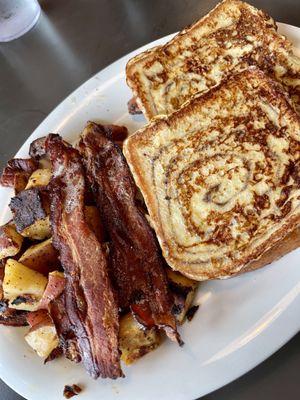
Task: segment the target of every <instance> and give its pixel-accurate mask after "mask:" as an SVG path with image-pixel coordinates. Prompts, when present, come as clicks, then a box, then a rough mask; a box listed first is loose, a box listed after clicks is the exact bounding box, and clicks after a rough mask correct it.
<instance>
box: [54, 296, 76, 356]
mask: <svg viewBox="0 0 300 400" xmlns="http://www.w3.org/2000/svg"><path fill="white" fill-rule="evenodd" d="M49 313H50V315H51V318H52V320H53V322H54V325H55V327H56V331H57V334H58V337H59V342H60V349H61V350H62V352H63V354H64V355H65V357H66V358H68V359H69V360H71V361H73V362H76V363H79V362H80V361H81V355H80V352H79V348H78V344H77V338H76V335H75V329H76V327H74V326H73V325H72V324H71V321H70V319H69V317H68V314H67V310H66V294H65V292H63V293H62V294H61V295H60V296H59V297H58V298H57V299H55V300H54V301H52V302H51V303H50V304H49Z"/></svg>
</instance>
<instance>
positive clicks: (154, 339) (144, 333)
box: [119, 313, 161, 365]
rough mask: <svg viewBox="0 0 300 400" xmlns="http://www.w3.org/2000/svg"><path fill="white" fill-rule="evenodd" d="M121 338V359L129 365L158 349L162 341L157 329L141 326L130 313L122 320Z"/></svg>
mask: <svg viewBox="0 0 300 400" xmlns="http://www.w3.org/2000/svg"><path fill="white" fill-rule="evenodd" d="M119 340H120V350H121V360H122V361H124V363H125V364H127V365H129V364H132V363H134V362H135V361H137V360H138V359H139V358H141V357H142V356H144V355H145V354H147V353H150V351H152V350H154V349H156V348H157V347H158V346H159V345H160V343H161V336H160V334H159V332H158V331H157V330H156V329H145V328H144V327H141V326H140V325H139V324H138V323H137V322H136V321H135V319H134V318H133V316H132V314H131V313H129V314H126V315H124V316H123V317H122V318H121V320H120V332H119Z"/></svg>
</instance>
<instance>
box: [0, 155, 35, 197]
mask: <svg viewBox="0 0 300 400" xmlns="http://www.w3.org/2000/svg"><path fill="white" fill-rule="evenodd" d="M37 168H38V163H37V162H36V161H35V160H33V159H31V158H26V159H24V158H13V159H11V160H9V161H8V162H7V164H6V167H5V168H4V170H3V172H2V174H1V176H0V185H2V186H6V187H13V188H14V189H15V191H16V192H17V193H18V192H20V191H21V190H23V189H24V188H25V186H26V184H27V181H28V178H29V177H30V175H31V174H32V172H33V171H34V170H35V169H37Z"/></svg>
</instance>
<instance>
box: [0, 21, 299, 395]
mask: <svg viewBox="0 0 300 400" xmlns="http://www.w3.org/2000/svg"><path fill="white" fill-rule="evenodd" d="M277 24H278V26H279V29H281V28H284V29H288V30H289V29H292V30H295V32H297V33H296V34H297V35H299V38H300V27H297V26H294V25H290V24H286V23H281V22H277ZM176 34H177V32H176V33H172V34H169V35H166V36H164V37H161V38H158V39H156V40H154V41H152V42H150V43H147V44H145V45H143V46H141V47H139V48H137V49H135V50H133V51H131V52H130V53H128V54H126V55H124V56H122V57H120V58H119V59H117V60H116V61H114V62H112V63H111V64H109V65H108V66H106V67H105V68H103V69H102V70H100V71H98V72H97V73H96V74H94V75H93V76H92V77H90V78H89V79H87V80H86V81H85V82H83V83H82V84H81V85H80V86H78V87H77V88H76V89H75V90H74V91H72V92H71V93H70V94H69V95H67V96H66V97H65V98H64V99H63V100H62V101H61V102H60V103H59V104H58V105H57V106H56V107H54V108H53V109H52V111H51V112H50V113H49V114H48V115H47V117H46V118H45V119H44V120H43V121H42V122H41V123H40V124H39V125H38V126H37V128H36V129H35V130H34V131H33V132H32V133H31V134H30V135H29V136H28V138H27V139H26V140H25V142H24V143H23V144H22V146H21V147H20V148H19V150H18V151H17V153H16V154H15V156H14V157H18V156H19V155H20V154H22V153H24V151H26V150H28V149H29V144H30V142H31V141H32V140H34V139H35V138H38V137H40V136H42V135H44V133H43V132H45V130H44V128H43V127H44V126H45V125H52V124H55V125H57V124H58V125H59V120H60V118H61V115H62V114H64V109H65V108H66V109H68V110H69V112H70V114H71V116H70V117H72V115H74V114H76V111H77V110H78V109H79V108H80V105H79V107H77V106H76V105H75V104H72V103H70V99H71V98H72V97H73V96H76V95H77V94H80V93H81V92H83V91H84V90H86V89H87V91H89V88H90V87H93V86H94V80H95V79H97V77H98V76H99V75H100V74H101V75H104V76H106V75H107V76H108V79H114V76H115V75H116V74H115V73H114V71H115V70H116V71H117V70H118V69H119V67H118V66H119V65H120V64H124V63H125V62H126V60H128V59H130V58H132V57H134V56H135V55H136V54H138V53H140V52H142V51H144V50H147V49H150V48H151V47H154V46H156V45H159V44H162V43H165V42H166V41H168V40H170V39H171V38H172V37H173V36H174V35H176ZM124 74H125V71H124V70H123V71H122V72H120V71H119V72H118V73H117V75H118V76H119V77H120V76H124ZM110 75H111V76H112V77H111V78H109V76H110ZM107 84H108V81H107V80H106V79H104V80H103V82H101V83H100V85H99V86H98V87H99V88H100V90H101V88H103V87H104V86H105V85H107ZM2 196H4V198H6V203H7V199H9V197H10V194H9V193H8V192H7V191H6V190H5V189H3V188H0V200H1V197H2ZM6 213H7V207H4V208H3V211H2V213H1V214H0V221H2V220H3V216H4V215H5V214H6ZM298 286H299V287H298ZM296 287H297V295H298V294H299V293H300V282H299V283H298V285H296V286H295V288H296ZM292 306H295V303H294V304H292V305H291V307H292ZM282 318H283V319H285V318H286V313H284V312H283V314H282V315H281V316H280V317H278V319H277V323H278V321H279V320H280V319H282ZM273 329H274V328H273V327H271V330H273ZM299 329H300V322H299V323H298V324H295V326H294V329H289V331H290V332H289V334H287V335H285V336H284V339H281V340H277V345H273V346H272V348H273V350H272V351H271V352H267V353H268V354H267V355H265V354H263V355H261V357H259V356H258V357H257V358H256V361H255V362H253V363H251V364H248V366H245V367H244V368H241V369H240V370H239V371H238V372H236V373H235V374H232V376H231V378H230V379H223V381H222V380H220V379H219V380H218V384H216V385H211V387H210V388H209V389H208V391H206V392H205V393H203V394H201V397H202V396H204V395H206V394H208V393H211V392H213V391H215V390H217V389H220V388H222V387H223V386H225V385H227V384H229V383H231V382H233V381H234V380H236V379H238V378H239V377H241V376H243V375H244V374H246V373H247V372H249V371H251V370H252V369H254V368H255V367H256V366H258V365H259V364H260V363H262V362H263V361H265V360H266V359H267V358H269V357H270V356H271V355H273V354H274V353H275V352H277V351H278V350H279V349H280V348H281V347H282V346H284V345H285V344H286V343H287V342H288V341H289V340H290V339H291V338H292V337H293V336H295V335H296V334H297V332H299ZM261 354H262V353H261ZM21 360H22V358H21V357H20V362H21ZM0 371H1V375H0V378H1V379H2V380H3V381H4V382H5V383H6V384H7V385H8V386H9V387H10V388H11V389H12V390H14V391H15V392H16V393H18V394H20V395H21V396H24V397H26V396H27V394H28V393H27V392H26V390H22V388H24V385H23V386H22V385H18V384H17V382H18V379H17V377H16V378H13V375H14V374H13V371H11V372H10V373H8V372H7V373H3V371H5V368H4V367H3V366H2V360H1V354H0ZM45 371H46V370H45ZM195 395H196V394H195ZM28 400H30V397H28Z"/></svg>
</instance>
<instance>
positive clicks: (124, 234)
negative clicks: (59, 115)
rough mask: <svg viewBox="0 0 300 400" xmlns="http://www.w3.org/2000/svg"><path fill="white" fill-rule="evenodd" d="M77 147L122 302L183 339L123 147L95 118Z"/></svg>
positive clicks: (147, 322)
mask: <svg viewBox="0 0 300 400" xmlns="http://www.w3.org/2000/svg"><path fill="white" fill-rule="evenodd" d="M78 147H79V151H80V152H81V154H82V156H83V160H84V164H85V167H86V173H87V177H88V179H89V181H90V183H91V186H92V188H93V190H94V193H95V197H96V201H97V204H98V207H99V210H100V212H101V214H102V218H103V222H104V226H105V227H106V228H107V231H108V234H109V237H110V240H111V252H110V262H111V268H110V270H111V273H112V274H113V278H114V280H115V283H116V286H117V292H118V294H119V306H120V307H122V308H126V307H131V310H132V311H133V313H134V315H135V316H136V318H137V319H138V320H139V322H141V323H143V324H144V325H145V326H147V327H151V326H153V325H155V326H157V327H159V328H163V329H164V330H165V331H166V333H167V335H168V336H169V337H170V338H171V339H173V340H176V341H178V342H179V343H182V342H181V340H180V336H179V334H178V333H177V329H176V322H175V318H174V316H173V315H172V313H171V309H172V301H171V299H170V294H169V291H168V285H167V278H166V274H165V271H164V267H163V261H162V258H161V255H160V252H159V247H158V244H157V242H156V239H155V236H154V234H153V232H152V230H151V228H150V226H149V224H148V222H147V220H146V218H145V216H144V215H143V214H142V212H141V211H140V210H139V208H138V206H137V204H136V201H135V198H136V186H135V184H134V181H133V179H132V176H131V174H130V171H129V168H128V165H127V163H126V160H125V158H124V156H123V154H122V152H121V150H120V149H119V147H118V146H117V145H115V144H114V143H113V142H112V141H111V140H110V139H109V138H108V137H107V135H106V129H105V128H104V127H103V126H102V125H97V124H95V123H89V125H88V126H87V128H86V129H85V131H84V132H83V134H82V138H81V141H80V143H79V146H78Z"/></svg>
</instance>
